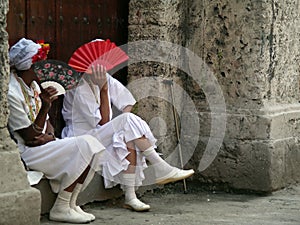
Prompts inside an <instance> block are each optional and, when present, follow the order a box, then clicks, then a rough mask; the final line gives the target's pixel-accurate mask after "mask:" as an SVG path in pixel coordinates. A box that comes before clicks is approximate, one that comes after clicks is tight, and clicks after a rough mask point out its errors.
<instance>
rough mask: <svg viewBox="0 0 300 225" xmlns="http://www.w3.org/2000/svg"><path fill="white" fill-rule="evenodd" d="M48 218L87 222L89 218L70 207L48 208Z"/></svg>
mask: <svg viewBox="0 0 300 225" xmlns="http://www.w3.org/2000/svg"><path fill="white" fill-rule="evenodd" d="M49 219H50V220H53V221H59V222H67V223H81V224H82V223H89V222H91V220H90V218H89V217H87V216H84V215H81V214H80V213H78V212H76V211H75V210H74V209H72V208H70V207H64V208H63V207H54V208H52V209H51V210H50V214H49Z"/></svg>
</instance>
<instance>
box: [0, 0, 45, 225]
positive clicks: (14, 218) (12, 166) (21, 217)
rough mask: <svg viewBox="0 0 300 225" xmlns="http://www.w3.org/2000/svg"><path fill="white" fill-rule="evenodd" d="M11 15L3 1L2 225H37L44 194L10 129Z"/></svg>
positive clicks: (0, 94) (0, 28)
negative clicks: (35, 184) (31, 178)
mask: <svg viewBox="0 0 300 225" xmlns="http://www.w3.org/2000/svg"><path fill="white" fill-rule="evenodd" d="M7 12H8V1H6V0H4V1H0V21H1V22H0V62H1V66H0V83H1V84H2V85H1V87H0V99H1V107H0V170H1V176H0V224H1V225H11V224H14V225H24V224H32V225H34V224H39V223H40V222H39V220H40V201H41V199H40V193H39V191H38V190H36V189H34V188H31V187H30V185H29V183H28V181H27V177H26V172H25V170H24V167H23V164H22V162H21V160H20V155H19V152H18V150H17V146H16V144H15V143H14V142H13V141H12V139H11V138H10V136H9V133H8V131H7V128H6V124H7V118H8V107H7V98H6V96H7V90H8V81H9V64H8V34H7V32H6V14H7Z"/></svg>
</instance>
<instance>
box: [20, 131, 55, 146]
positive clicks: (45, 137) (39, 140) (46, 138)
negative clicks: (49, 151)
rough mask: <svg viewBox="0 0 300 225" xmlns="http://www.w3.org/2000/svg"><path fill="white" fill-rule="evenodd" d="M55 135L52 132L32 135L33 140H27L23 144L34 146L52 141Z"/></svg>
mask: <svg viewBox="0 0 300 225" xmlns="http://www.w3.org/2000/svg"><path fill="white" fill-rule="evenodd" d="M54 140H55V137H54V135H52V134H40V135H38V136H36V137H34V139H33V140H31V141H27V142H26V143H25V144H26V145H27V146H29V147H36V146H40V145H44V144H46V143H48V142H50V141H54Z"/></svg>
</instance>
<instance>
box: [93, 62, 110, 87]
mask: <svg viewBox="0 0 300 225" xmlns="http://www.w3.org/2000/svg"><path fill="white" fill-rule="evenodd" d="M91 79H92V81H93V83H94V84H96V85H98V86H99V88H100V90H102V89H107V77H106V69H105V67H104V66H102V65H100V64H97V65H92V75H91Z"/></svg>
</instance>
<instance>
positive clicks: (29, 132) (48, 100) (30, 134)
mask: <svg viewBox="0 0 300 225" xmlns="http://www.w3.org/2000/svg"><path fill="white" fill-rule="evenodd" d="M56 93H57V90H56V89H55V88H54V87H48V88H46V89H42V93H41V94H40V98H41V100H42V107H41V109H40V111H39V113H38V115H37V117H36V119H35V121H34V124H35V125H36V127H40V128H43V127H44V124H45V121H46V118H47V113H48V112H49V109H50V108H51V105H52V102H53V101H54V100H55V99H57V96H54V95H55V94H56ZM49 129H53V127H52V126H51V127H49ZM52 131H53V130H52ZM16 132H18V133H19V134H20V136H21V137H22V138H23V139H24V141H25V144H26V145H27V146H31V147H34V146H39V145H43V144H46V143H48V142H49V141H53V140H55V138H54V137H53V135H52V134H42V131H40V130H39V129H38V130H37V128H35V129H34V125H30V126H29V127H26V128H23V129H20V130H17V131H16Z"/></svg>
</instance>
